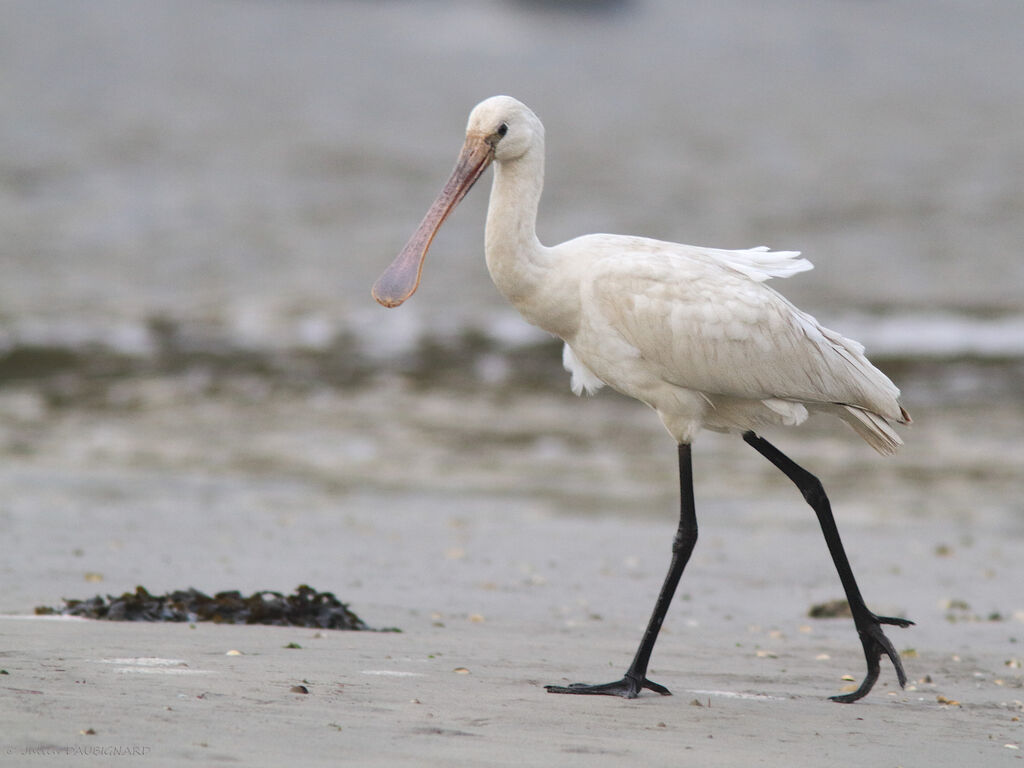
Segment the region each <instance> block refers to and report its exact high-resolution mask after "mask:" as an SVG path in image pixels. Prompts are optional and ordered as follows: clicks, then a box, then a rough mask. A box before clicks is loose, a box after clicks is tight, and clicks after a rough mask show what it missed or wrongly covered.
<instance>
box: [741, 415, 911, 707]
mask: <svg viewBox="0 0 1024 768" xmlns="http://www.w3.org/2000/svg"><path fill="white" fill-rule="evenodd" d="M743 439H744V440H745V441H746V442H747V443H748V444H749V445H751V446H752V447H753V448H754V450H756V451H757V452H758V453H760V454H761V455H762V456H764V457H765V458H766V459H768V461H770V462H771V463H772V464H774V465H775V466H776V467H778V468H779V469H780V470H782V472H783V473H784V474H785V475H786V477H788V478H789V479H790V480H792V481H793V483H794V484H795V485H796V487H797V488H799V489H800V493H802V494H803V497H804V499H806V500H807V503H808V504H810V505H811V508H812V509H813V510H814V513H815V514H816V515H817V516H818V522H819V523H820V524H821V530H822V533H824V534H825V543H826V544H828V551H829V552H830V553H831V554H832V562H834V563H835V565H836V570H837V571H838V572H839V579H840V581H842V583H843V589H844V590H846V599H847V601H848V602H849V603H850V612H851V613H852V614H853V623H854V625H855V626H856V627H857V634H858V635H859V636H860V642H861V645H862V646H864V657H865V658H866V659H867V663H868V672H867V676H866V677H865V678H864V682H862V683H861V684H860V687H859V688H858V689H857V690H856V691H854V692H853V693H847V694H843V695H842V696H833V697H832V701H838V702H841V703H843V704H849V703H850V702H854V701H857V699H860V698H863V697H864V696H866V695H867V693H868V691H870V690H871V688H872V686H874V684H875V681H876V680H878V672H879V669H878V662H879V661H880V660H881V658H882V655H883V654H884V655H886V656H888V657H889V660H890V661H892V664H893V666H894V667H895V668H896V677H897V678H898V679H899V682H900V687H901V688H902V687H903V686H904V685H906V682H907V676H906V674H905V673H904V672H903V663H902V662H901V661H900V656H899V654H898V653H897V652H896V649H895V648H893V646H892V643H891V642H889V638H887V637H886V636H885V633H884V632H883V631H882V624H892V625H894V626H897V627H909V626H910V625H911V624H913V623H914V622H912V621H908V620H907V619H897V618H892V617H890V616H876V615H875V614H873V613H872V612H871V611H869V610H868V607H867V606H866V605H865V604H864V598H862V597H861V594H860V589H859V588H858V587H857V580H856V579H855V578H854V577H853V569H852V568H850V561H849V560H848V559H847V557H846V551H845V550H844V549H843V542H842V540H840V538H839V529H838V528H836V521H835V518H834V517H833V516H832V507H831V505H830V504H829V501H828V496H826V495H825V489H824V488H822V486H821V482H820V481H819V480H818V478H816V477H815V476H814V475H812V474H811V473H810V472H808V471H807V470H805V469H804V468H803V467H801V466H800V465H799V464H797V463H796V462H794V461H793V460H792V459H790V458H789V457H788V456H786V455H785V454H784V453H783V452H782V451H780V450H779V449H778V448H776V447H775V446H774V445H772V444H771V443H769V442H768V441H767V440H765V439H764V438H762V437H758V436H757V435H755V434H754V433H753V432H745V433H744V434H743Z"/></svg>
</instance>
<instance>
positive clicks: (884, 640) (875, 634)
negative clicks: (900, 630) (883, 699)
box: [830, 614, 914, 704]
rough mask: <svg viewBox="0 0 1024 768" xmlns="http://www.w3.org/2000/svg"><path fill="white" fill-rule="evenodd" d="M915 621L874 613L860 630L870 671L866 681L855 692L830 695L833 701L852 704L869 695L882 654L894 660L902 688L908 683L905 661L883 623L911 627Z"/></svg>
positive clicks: (877, 672)
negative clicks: (886, 632) (885, 631)
mask: <svg viewBox="0 0 1024 768" xmlns="http://www.w3.org/2000/svg"><path fill="white" fill-rule="evenodd" d="M913 623H914V622H912V621H909V620H907V619H898V618H893V617H891V616H875V615H874V614H872V616H871V623H870V624H868V625H867V626H866V627H864V628H863V629H860V630H858V634H859V635H860V642H861V645H862V646H864V658H865V659H867V662H868V673H867V675H866V676H865V677H864V681H863V682H862V683H861V684H860V687H859V688H858V689H857V690H856V691H854V692H853V693H844V694H842V695H841V696H832V697H830V698H831V699H832V701H837V702H839V703H840V704H851V703H853V702H855V701H857V700H858V699H862V698H864V697H865V696H867V694H868V692H869V691H870V690H871V689H872V688H873V687H874V685H875V682H876V681H877V680H878V674H879V661H880V660H881V658H882V655H883V654H884V655H885V656H888V657H889V661H891V662H892V665H893V667H895V669H896V679H897V680H899V683H900V688H903V687H905V686H906V684H907V675H906V673H905V672H904V671H903V661H902V660H901V659H900V655H899V654H898V653H897V652H896V649H895V648H894V647H893V644H892V642H890V640H889V638H888V637H886V636H885V633H884V632H883V631H882V624H891V625H893V626H896V627H909V626H911V625H912V624H913Z"/></svg>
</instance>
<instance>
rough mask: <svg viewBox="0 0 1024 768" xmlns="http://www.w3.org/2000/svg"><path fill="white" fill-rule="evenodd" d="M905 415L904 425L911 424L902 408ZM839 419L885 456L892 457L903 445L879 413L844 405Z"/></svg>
mask: <svg viewBox="0 0 1024 768" xmlns="http://www.w3.org/2000/svg"><path fill="white" fill-rule="evenodd" d="M900 411H901V413H902V415H903V417H904V418H903V423H905V424H909V423H910V416H909V414H907V412H906V411H905V410H903V409H902V408H900ZM838 415H839V417H840V418H841V419H842V420H843V421H845V422H846V423H847V424H849V425H850V426H851V427H853V431H854V432H856V433H857V434H858V435H860V436H861V437H863V438H864V440H865V441H866V442H867V443H868V445H870V446H871V447H872V448H874V449H875V450H876V451H878V452H879V453H880V454H882V455H883V456H891V455H892V454H894V453H896V450H897V449H898V448H899V447H900V446H901V445H903V441H902V440H901V439H900V436H899V435H897V434H896V430H894V429H893V428H892V425H891V424H890V423H889V422H888V421H886V419H885V418H884V417H883V416H879V415H878V414H877V413H872V412H871V411H866V410H864V409H863V408H857V407H856V406H853V405H844V406H842V410H841V411H840V412H839V414H838Z"/></svg>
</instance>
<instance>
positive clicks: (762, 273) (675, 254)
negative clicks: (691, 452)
mask: <svg viewBox="0 0 1024 768" xmlns="http://www.w3.org/2000/svg"><path fill="white" fill-rule="evenodd" d="M620 245H621V244H620ZM630 246H631V247H630V248H629V249H628V250H626V251H625V252H623V250H621V249H620V250H619V252H618V253H616V254H614V255H608V256H605V257H603V258H601V259H599V260H597V261H595V262H593V264H592V270H591V271H590V273H591V279H590V280H589V281H588V282H587V284H586V285H585V286H584V291H583V300H584V302H588V301H589V302H593V304H594V308H595V309H596V310H597V311H598V312H600V314H601V315H602V316H603V318H604V319H605V321H606V322H607V323H608V324H609V325H610V326H611V327H612V328H614V329H615V330H616V331H617V332H618V334H619V335H620V336H621V337H622V338H623V339H624V340H625V341H626V342H628V343H629V344H630V345H632V346H633V347H635V348H636V350H637V352H638V353H639V355H640V357H641V358H643V359H644V360H646V361H647V362H648V364H649V365H652V366H655V367H656V368H657V371H658V375H660V376H661V377H662V378H663V379H664V380H665V381H668V382H671V383H672V384H675V385H677V386H680V387H684V388H687V389H692V390H696V391H700V392H705V393H709V394H720V395H725V396H729V397H737V398H746V399H757V400H764V399H769V398H776V399H781V400H794V401H799V402H805V403H812V404H813V403H821V404H824V403H841V404H844V405H853V406H855V407H857V408H861V409H866V410H870V411H873V412H876V413H880V414H882V415H883V416H886V417H887V418H893V419H897V420H899V419H900V415H901V411H900V408H899V404H898V403H897V402H896V398H897V397H898V395H899V390H897V389H896V387H895V386H894V385H893V384H892V382H891V381H889V379H888V378H887V377H886V376H885V375H884V374H882V373H881V372H880V371H878V369H876V368H875V367H874V366H873V365H872V364H871V363H870V362H869V361H868V360H867V358H865V357H864V355H863V347H862V346H861V345H860V344H858V343H856V342H854V341H851V340H849V339H846V338H844V337H843V336H841V335H840V334H838V333H836V332H835V331H831V330H829V329H827V328H823V327H822V326H821V325H819V324H818V322H817V321H816V320H815V319H814V318H813V317H812V316H810V315H809V314H807V313H805V312H802V311H801V310H799V309H797V308H796V307H795V306H794V305H793V304H791V303H790V302H789V301H788V300H786V299H785V298H784V297H783V296H782V295H781V294H779V293H778V292H776V291H774V290H772V289H771V288H769V287H768V286H766V285H764V281H765V280H767V279H768V278H769V277H786V276H789V275H791V274H795V273H796V272H800V271H803V270H805V269H809V268H810V263H809V262H807V261H806V260H804V259H796V256H797V254H796V253H793V252H781V253H772V252H770V251H767V250H765V249H763V248H761V249H752V250H748V251H715V250H713V249H700V248H694V247H691V246H676V245H675V244H670V243H660V242H658V241H649V240H642V239H635V241H632V242H631V243H630Z"/></svg>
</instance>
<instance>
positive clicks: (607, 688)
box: [544, 675, 672, 699]
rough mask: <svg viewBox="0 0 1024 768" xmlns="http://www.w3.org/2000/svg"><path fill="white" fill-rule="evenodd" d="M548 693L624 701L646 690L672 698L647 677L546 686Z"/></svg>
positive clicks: (664, 688) (666, 689) (667, 690)
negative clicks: (599, 682) (592, 696)
mask: <svg viewBox="0 0 1024 768" xmlns="http://www.w3.org/2000/svg"><path fill="white" fill-rule="evenodd" d="M544 687H545V688H546V689H547V692H548V693H575V694H583V695H603V696H621V697H622V698H624V699H635V698H636V697H637V696H639V695H640V691H642V690H643V689H644V688H647V689H648V690H651V691H654V692H655V693H660V694H661V695H662V696H671V695H672V692H671V691H670V690H669V689H668V688H666V687H665V686H663V685H659V684H658V683H655V682H652V681H651V680H648V679H647V678H646V677H645V678H643V680H637V679H636V678H634V677H630V676H629V675H626V676H625V677H623V678H622V679H621V680H616V681H615V682H614V683H601V684H599V685H587V684H586V683H571V684H569V685H545V686H544Z"/></svg>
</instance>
